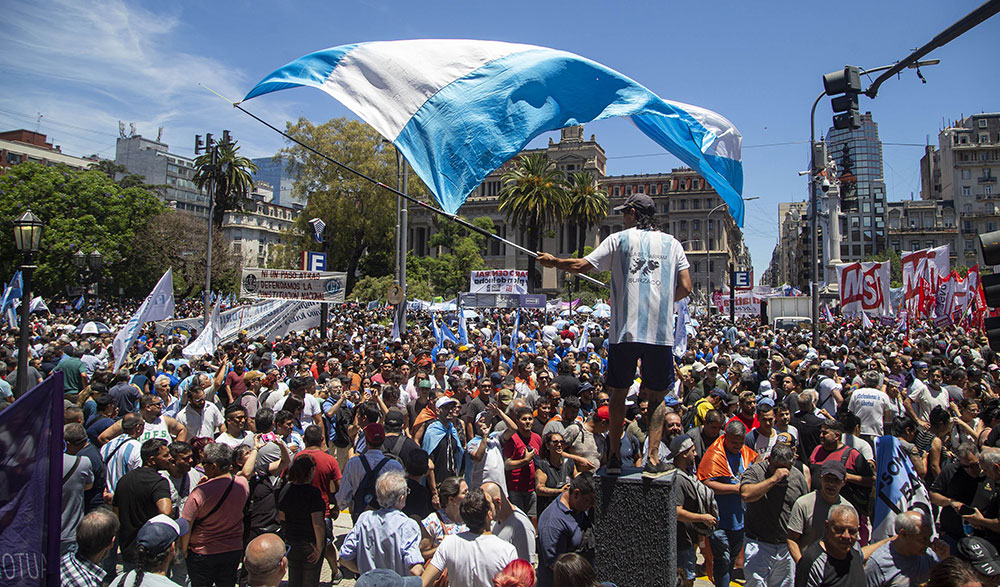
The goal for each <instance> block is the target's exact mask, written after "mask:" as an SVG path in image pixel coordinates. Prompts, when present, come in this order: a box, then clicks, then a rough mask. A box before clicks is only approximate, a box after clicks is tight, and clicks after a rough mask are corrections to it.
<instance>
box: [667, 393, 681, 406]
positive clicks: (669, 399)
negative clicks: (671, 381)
mask: <svg viewBox="0 0 1000 587" xmlns="http://www.w3.org/2000/svg"><path fill="white" fill-rule="evenodd" d="M663 403H664V404H665V405H666V406H667V407H668V408H672V407H674V406H678V405H680V403H681V402H680V400H679V399H677V398H676V397H674V396H672V395H668V396H667V397H665V398H663Z"/></svg>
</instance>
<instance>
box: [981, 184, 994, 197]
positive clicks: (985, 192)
mask: <svg viewBox="0 0 1000 587" xmlns="http://www.w3.org/2000/svg"><path fill="white" fill-rule="evenodd" d="M983 195H984V196H992V195H993V186H991V185H987V186H983Z"/></svg>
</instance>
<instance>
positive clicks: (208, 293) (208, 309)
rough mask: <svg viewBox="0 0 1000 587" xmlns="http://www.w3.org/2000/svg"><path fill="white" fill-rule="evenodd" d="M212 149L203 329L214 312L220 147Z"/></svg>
mask: <svg viewBox="0 0 1000 587" xmlns="http://www.w3.org/2000/svg"><path fill="white" fill-rule="evenodd" d="M211 149H212V179H210V180H209V182H208V250H207V251H206V253H205V293H204V297H205V321H204V322H202V323H201V329H202V330H204V329H205V328H207V327H208V322H209V320H210V319H211V313H212V301H211V300H212V216H213V215H214V214H215V165H216V162H217V157H218V149H216V147H215V145H212V146H211Z"/></svg>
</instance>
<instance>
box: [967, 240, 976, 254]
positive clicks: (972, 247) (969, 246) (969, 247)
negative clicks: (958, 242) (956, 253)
mask: <svg viewBox="0 0 1000 587" xmlns="http://www.w3.org/2000/svg"><path fill="white" fill-rule="evenodd" d="M965 250H966V251H974V250H976V246H975V245H974V244H973V241H972V239H971V238H967V239H965Z"/></svg>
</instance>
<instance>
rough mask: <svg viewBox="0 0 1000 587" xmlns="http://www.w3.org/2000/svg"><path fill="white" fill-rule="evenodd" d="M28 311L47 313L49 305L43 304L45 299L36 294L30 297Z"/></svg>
mask: <svg viewBox="0 0 1000 587" xmlns="http://www.w3.org/2000/svg"><path fill="white" fill-rule="evenodd" d="M28 311H29V312H31V313H32V314H34V313H35V312H46V313H49V307H48V306H47V305H45V300H43V299H42V296H38V297H34V298H32V299H31V305H30V306H29V307H28Z"/></svg>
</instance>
